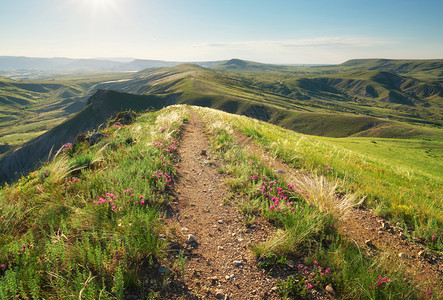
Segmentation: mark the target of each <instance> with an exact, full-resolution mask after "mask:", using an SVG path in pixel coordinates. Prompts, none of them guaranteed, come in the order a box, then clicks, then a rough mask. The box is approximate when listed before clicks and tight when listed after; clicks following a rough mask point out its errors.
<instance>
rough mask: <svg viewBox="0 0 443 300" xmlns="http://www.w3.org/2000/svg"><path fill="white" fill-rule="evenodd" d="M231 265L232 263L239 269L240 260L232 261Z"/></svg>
mask: <svg viewBox="0 0 443 300" xmlns="http://www.w3.org/2000/svg"><path fill="white" fill-rule="evenodd" d="M233 263H234V266H236V267H239V266H241V265H242V264H243V262H242V261H241V260H234V261H233Z"/></svg>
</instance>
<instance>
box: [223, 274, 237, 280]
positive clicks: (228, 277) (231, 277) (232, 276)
mask: <svg viewBox="0 0 443 300" xmlns="http://www.w3.org/2000/svg"><path fill="white" fill-rule="evenodd" d="M225 278H226V280H230V279H234V278H235V275H234V274H231V275H226V276H225Z"/></svg>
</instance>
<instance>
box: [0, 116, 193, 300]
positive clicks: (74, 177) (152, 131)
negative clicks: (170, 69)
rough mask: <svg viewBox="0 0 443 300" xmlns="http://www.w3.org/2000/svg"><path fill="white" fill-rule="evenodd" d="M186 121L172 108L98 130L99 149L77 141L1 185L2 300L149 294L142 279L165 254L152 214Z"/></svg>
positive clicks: (163, 195)
mask: <svg viewBox="0 0 443 300" xmlns="http://www.w3.org/2000/svg"><path fill="white" fill-rule="evenodd" d="M186 117H187V116H186V112H185V111H183V110H174V109H173V108H171V109H169V110H167V109H166V110H163V111H162V112H159V113H148V114H144V115H142V116H140V117H139V118H138V120H137V123H136V124H134V125H132V126H123V127H115V126H114V127H109V128H105V129H104V131H103V133H104V134H105V135H106V136H107V137H106V138H105V139H103V140H102V141H100V142H99V143H98V144H96V145H94V146H89V144H87V143H85V144H79V145H76V146H75V147H72V148H71V149H69V150H66V151H65V152H64V153H62V154H60V155H59V156H58V157H57V158H55V159H54V161H52V162H51V163H49V164H47V165H45V166H43V167H42V168H41V169H40V170H39V171H36V172H34V173H31V174H29V175H28V176H26V177H22V178H21V179H20V180H19V181H18V182H17V183H14V184H12V185H11V186H6V187H4V188H3V189H2V190H1V191H0V224H1V226H0V264H1V265H2V267H1V269H0V299H23V298H25V299H26V298H32V299H66V298H73V297H74V298H84V299H99V298H101V299H125V297H126V295H127V293H129V292H131V291H132V292H133V293H137V294H141V295H146V296H147V295H149V294H150V293H151V292H152V291H156V288H154V287H153V286H152V285H151V283H150V278H151V277H153V276H154V277H155V276H157V273H156V272H157V269H158V265H159V261H161V260H162V259H163V257H164V255H165V253H164V252H163V251H162V249H163V248H164V247H165V243H164V241H163V240H161V239H159V237H158V236H159V233H160V232H161V230H162V226H163V225H162V224H161V223H160V221H159V218H160V216H161V213H162V211H163V209H164V207H165V204H166V203H167V202H168V201H169V194H168V192H167V191H168V188H169V185H170V183H169V182H168V181H169V180H170V178H173V177H174V174H175V172H176V169H175V167H174V160H175V155H176V154H175V150H174V149H175V148H172V147H176V138H177V133H178V132H179V131H177V130H178V129H180V126H181V124H182V123H183V120H184V119H185V118H186ZM160 129H162V130H160ZM129 140H130V141H135V142H132V143H128V142H127V141H129ZM167 147H169V148H167ZM165 149H167V150H165ZM160 174H161V175H160Z"/></svg>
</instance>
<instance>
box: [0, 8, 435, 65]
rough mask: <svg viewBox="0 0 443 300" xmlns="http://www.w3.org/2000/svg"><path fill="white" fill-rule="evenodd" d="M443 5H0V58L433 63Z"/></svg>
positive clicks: (276, 62)
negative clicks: (428, 61)
mask: <svg viewBox="0 0 443 300" xmlns="http://www.w3.org/2000/svg"><path fill="white" fill-rule="evenodd" d="M442 15H443V0H416V1H415V0H414V1H412V0H351V1H349V0H325V1H323V0H303V1H299V0H287V1H283V0H269V1H265V0H0V56H2V55H3V56H7V55H11V56H29V57H70V58H117V57H118V58H139V59H156V60H168V61H180V62H192V61H212V60H225V59H231V58H239V59H245V60H251V61H257V62H263V63H275V64H336V63H342V62H344V61H346V60H349V59H356V58H394V59H431V58H443V17H442Z"/></svg>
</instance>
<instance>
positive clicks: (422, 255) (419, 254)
mask: <svg viewBox="0 0 443 300" xmlns="http://www.w3.org/2000/svg"><path fill="white" fill-rule="evenodd" d="M418 257H423V258H425V257H426V251H425V250H421V251H420V252H418Z"/></svg>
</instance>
